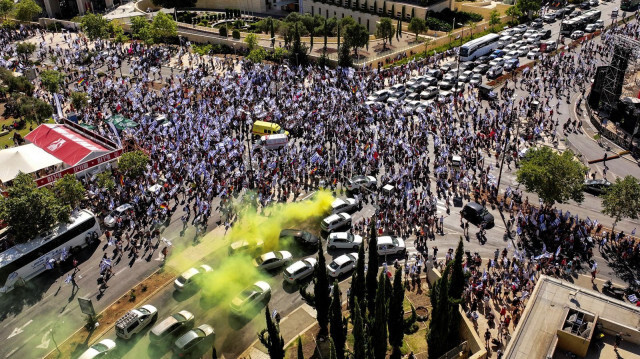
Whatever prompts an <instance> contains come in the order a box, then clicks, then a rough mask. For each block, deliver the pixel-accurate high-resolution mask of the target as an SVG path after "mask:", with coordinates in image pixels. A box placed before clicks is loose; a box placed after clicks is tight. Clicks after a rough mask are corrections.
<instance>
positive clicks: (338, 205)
mask: <svg viewBox="0 0 640 359" xmlns="http://www.w3.org/2000/svg"><path fill="white" fill-rule="evenodd" d="M359 209H362V204H361V203H360V202H358V200H357V199H355V198H345V199H342V198H338V199H336V200H335V201H333V202H331V213H333V214H337V213H343V212H353V211H357V210H359Z"/></svg>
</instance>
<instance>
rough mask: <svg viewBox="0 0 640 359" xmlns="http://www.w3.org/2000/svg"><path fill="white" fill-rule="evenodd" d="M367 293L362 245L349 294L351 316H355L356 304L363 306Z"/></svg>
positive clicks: (359, 249)
mask: <svg viewBox="0 0 640 359" xmlns="http://www.w3.org/2000/svg"><path fill="white" fill-rule="evenodd" d="M365 295H366V287H365V277H364V246H363V245H361V246H360V248H358V261H357V262H356V269H355V271H353V276H352V279H351V292H350V295H349V298H347V300H349V308H351V317H352V318H355V317H356V314H355V308H356V304H358V303H359V304H360V306H361V307H362V308H365V306H364V305H363V303H364V300H365Z"/></svg>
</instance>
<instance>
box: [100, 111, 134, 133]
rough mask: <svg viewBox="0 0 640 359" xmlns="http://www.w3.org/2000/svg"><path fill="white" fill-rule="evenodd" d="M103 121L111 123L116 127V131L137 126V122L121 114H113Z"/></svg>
mask: <svg viewBox="0 0 640 359" xmlns="http://www.w3.org/2000/svg"><path fill="white" fill-rule="evenodd" d="M105 122H107V123H113V125H114V126H115V127H116V129H117V130H118V131H122V130H124V129H126V128H134V127H138V123H137V122H135V121H132V120H130V119H128V118H126V117H123V116H121V115H115V116H112V117H109V118H108V119H106V120H105Z"/></svg>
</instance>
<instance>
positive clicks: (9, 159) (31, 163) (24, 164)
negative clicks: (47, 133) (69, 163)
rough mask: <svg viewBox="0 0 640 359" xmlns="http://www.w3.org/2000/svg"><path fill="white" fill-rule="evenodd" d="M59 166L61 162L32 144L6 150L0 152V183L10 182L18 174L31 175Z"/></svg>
mask: <svg viewBox="0 0 640 359" xmlns="http://www.w3.org/2000/svg"><path fill="white" fill-rule="evenodd" d="M61 164H62V161H61V160H59V159H58V158H56V157H54V156H52V155H50V154H48V153H47V152H46V151H45V150H43V149H41V148H40V147H38V146H36V145H34V144H32V143H30V144H28V145H24V146H18V147H11V148H7V149H4V150H1V151H0V181H2V182H5V183H6V182H8V181H11V180H12V179H14V178H16V176H17V175H18V173H19V172H22V173H33V172H35V171H38V170H41V169H43V168H47V167H51V166H56V165H61Z"/></svg>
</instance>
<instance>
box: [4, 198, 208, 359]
mask: <svg viewBox="0 0 640 359" xmlns="http://www.w3.org/2000/svg"><path fill="white" fill-rule="evenodd" d="M181 215H182V212H181V209H180V210H178V211H176V213H174V216H175V218H173V219H172V220H171V222H170V225H169V227H167V228H166V229H165V230H164V231H163V234H167V233H174V234H176V235H177V233H178V232H179V231H180V229H181V227H179V226H180V225H181V221H180V220H179V219H180V216H181ZM218 218H219V217H218V215H217V214H214V215H212V216H211V218H210V220H209V225H213V224H214V223H215V222H216V221H217V220H218ZM191 231H192V229H191ZM191 231H189V233H190V232H191ZM169 237H170V238H172V236H169ZM189 238H190V236H189ZM105 245H106V241H105V240H103V241H102V242H100V243H99V244H98V246H97V247H96V248H93V252H91V255H90V257H89V258H88V259H87V260H85V261H84V262H81V263H80V264H79V266H78V268H79V271H78V272H77V274H76V277H75V278H76V283H77V284H78V289H77V290H74V289H73V287H72V285H71V284H66V283H64V280H65V278H66V277H67V275H68V274H70V273H71V272H72V271H73V270H72V269H70V270H69V271H67V272H66V273H63V274H62V275H61V276H60V277H58V278H52V277H50V276H49V277H47V276H45V277H43V276H39V277H37V278H36V279H34V280H32V281H30V282H28V283H27V284H28V285H30V286H31V285H33V286H32V288H34V289H35V290H38V289H37V288H43V287H46V285H47V284H49V285H50V286H49V287H47V290H46V292H44V294H43V295H42V298H41V299H39V300H38V296H39V295H40V294H38V293H37V292H36V294H35V296H34V297H33V298H31V301H29V302H28V303H29V304H30V306H29V307H28V308H27V309H24V308H22V311H21V312H19V313H17V314H15V315H14V316H13V317H11V318H7V319H6V320H5V321H3V322H0V323H1V324H2V328H1V329H0V338H6V339H4V340H3V343H4V345H2V347H0V357H2V356H4V357H31V356H34V355H35V356H36V357H37V356H44V355H46V354H47V353H48V352H49V351H50V350H51V349H52V346H51V345H50V344H49V343H50V342H49V341H48V340H49V339H47V338H45V336H46V335H47V333H49V332H48V331H49V329H51V328H52V327H54V326H52V325H50V324H53V323H56V325H55V335H56V337H57V338H58V339H60V338H67V337H68V336H69V335H71V334H73V333H74V332H75V331H76V330H77V329H78V328H80V327H81V326H82V325H84V322H83V314H82V313H81V312H80V308H79V306H78V304H77V302H76V298H77V297H83V298H90V299H93V304H94V309H95V310H96V312H101V311H102V310H104V309H105V308H106V307H107V306H108V305H110V304H111V303H113V302H114V301H115V300H117V299H118V298H120V297H121V296H122V295H123V294H124V293H126V292H127V291H128V290H129V289H130V288H131V287H133V286H135V285H136V284H138V283H139V282H140V281H142V280H144V279H145V278H146V277H148V276H149V275H150V274H151V273H153V271H155V270H156V269H157V268H158V265H160V264H161V263H162V257H161V255H160V251H159V248H155V249H154V250H153V251H151V252H149V253H147V255H146V256H141V257H140V258H138V259H137V260H136V261H135V262H131V260H130V259H128V258H127V257H124V256H123V259H122V261H121V262H120V264H116V265H114V277H113V278H111V280H110V281H109V288H108V289H107V290H106V291H105V292H104V293H103V294H102V295H100V293H99V285H98V278H99V277H100V274H99V269H98V268H99V264H100V262H101V261H102V255H103V254H104V253H105V252H103V251H102V250H101V249H102V248H103V247H104V246H105ZM108 249H109V248H105V250H107V252H106V253H107V254H108V255H110V254H111V253H110V252H109V251H108ZM86 252H87V250H85V251H83V252H82V253H83V254H84V253H86ZM79 259H81V258H79ZM122 263H124V264H125V265H123V264H122ZM132 263H133V266H131V264H132ZM125 271H126V272H125ZM55 284H58V286H56V285H55ZM30 293H31V295H33V292H30ZM67 293H69V296H67ZM9 294H11V293H9ZM7 299H8V300H11V299H13V300H14V301H15V300H16V298H15V297H10V296H7V297H5V298H3V300H7ZM27 299H28V298H23V299H22V300H23V301H26V300H27ZM36 304H37V305H36ZM3 307H4V308H6V307H8V306H3ZM34 318H37V320H38V321H39V322H41V323H42V322H46V323H47V324H46V325H44V326H41V325H33V320H34Z"/></svg>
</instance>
